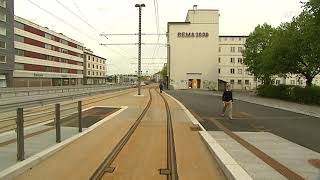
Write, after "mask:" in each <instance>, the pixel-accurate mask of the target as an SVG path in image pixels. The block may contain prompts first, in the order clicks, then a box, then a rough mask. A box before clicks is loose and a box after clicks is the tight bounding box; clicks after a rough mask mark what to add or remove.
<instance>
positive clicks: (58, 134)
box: [55, 104, 61, 143]
mask: <svg viewBox="0 0 320 180" xmlns="http://www.w3.org/2000/svg"><path fill="white" fill-rule="evenodd" d="M55 125H56V142H57V143H60V142H61V123H60V104H56V124H55Z"/></svg>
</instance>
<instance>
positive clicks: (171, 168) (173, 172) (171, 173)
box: [157, 91, 179, 180]
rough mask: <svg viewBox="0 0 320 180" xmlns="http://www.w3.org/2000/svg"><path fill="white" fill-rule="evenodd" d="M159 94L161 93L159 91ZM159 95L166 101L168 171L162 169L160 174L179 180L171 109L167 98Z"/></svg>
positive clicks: (169, 178)
mask: <svg viewBox="0 0 320 180" xmlns="http://www.w3.org/2000/svg"><path fill="white" fill-rule="evenodd" d="M157 92H158V93H159V91H157ZM159 94H160V96H161V98H162V99H163V101H164V104H165V106H166V112H167V169H160V173H161V171H162V172H163V173H161V174H163V175H167V179H168V180H178V179H179V176H178V171H177V159H176V150H175V144H174V134H173V126H172V119H171V112H170V107H169V104H168V101H167V100H166V99H165V97H164V96H163V95H162V94H161V93H159Z"/></svg>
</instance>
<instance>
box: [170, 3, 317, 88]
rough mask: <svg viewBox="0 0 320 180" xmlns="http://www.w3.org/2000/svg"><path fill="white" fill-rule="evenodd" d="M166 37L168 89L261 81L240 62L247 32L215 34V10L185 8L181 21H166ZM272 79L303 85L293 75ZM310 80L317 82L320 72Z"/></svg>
mask: <svg viewBox="0 0 320 180" xmlns="http://www.w3.org/2000/svg"><path fill="white" fill-rule="evenodd" d="M167 38H168V39H167V41H168V83H169V88H170V89H187V88H201V89H216V90H217V89H223V88H224V85H225V84H226V83H229V84H230V85H231V86H232V89H235V90H251V89H256V88H257V86H258V85H260V84H261V82H260V81H259V80H256V78H255V77H254V76H253V75H252V74H250V73H249V72H248V70H247V69H248V67H247V66H246V65H244V64H243V56H242V51H243V50H244V48H245V47H244V45H245V42H246V39H247V36H219V12H218V10H206V9H196V8H194V9H192V10H189V11H188V14H187V17H186V20H185V22H168V36H167ZM273 80H274V84H276V85H277V84H287V85H299V86H305V85H306V80H305V79H304V78H302V77H299V76H297V75H291V76H288V77H287V78H281V77H278V76H275V77H274V78H273ZM313 84H315V85H317V86H320V75H318V76H316V77H315V79H314V80H313ZM218 86H219V88H218Z"/></svg>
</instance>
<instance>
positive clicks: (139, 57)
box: [135, 4, 145, 95]
mask: <svg viewBox="0 0 320 180" xmlns="http://www.w3.org/2000/svg"><path fill="white" fill-rule="evenodd" d="M135 7H139V33H138V35H139V41H138V95H141V11H142V7H145V4H136V5H135Z"/></svg>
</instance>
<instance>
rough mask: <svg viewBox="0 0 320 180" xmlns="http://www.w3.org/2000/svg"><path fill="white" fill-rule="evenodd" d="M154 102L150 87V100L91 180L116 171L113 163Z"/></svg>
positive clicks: (96, 179) (98, 179)
mask: <svg viewBox="0 0 320 180" xmlns="http://www.w3.org/2000/svg"><path fill="white" fill-rule="evenodd" d="M151 102H152V95H151V91H150V88H149V101H148V104H147V105H146V107H145V108H144V110H143V111H142V113H141V114H140V116H139V117H138V118H137V120H136V121H135V122H134V123H133V124H132V126H131V127H130V129H129V130H128V131H127V133H126V134H125V135H124V136H123V137H122V138H121V140H120V141H119V142H118V144H117V145H116V146H115V147H114V148H113V149H112V151H111V153H109V154H108V156H107V157H106V158H105V159H104V160H103V161H102V162H101V163H100V165H99V166H98V168H97V169H96V170H95V172H94V173H93V174H92V175H91V177H90V180H100V179H101V178H102V177H103V176H104V174H105V173H106V172H109V173H112V172H113V171H114V169H115V168H114V167H111V164H112V163H113V161H114V160H115V159H116V157H117V156H118V155H119V153H120V152H121V150H122V149H123V147H124V146H125V145H126V144H127V142H128V141H129V139H130V137H131V136H132V134H133V133H134V132H135V130H136V129H137V127H138V126H139V124H140V122H141V121H142V119H143V117H144V116H145V115H146V113H147V111H148V110H149V108H150V106H151Z"/></svg>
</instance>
